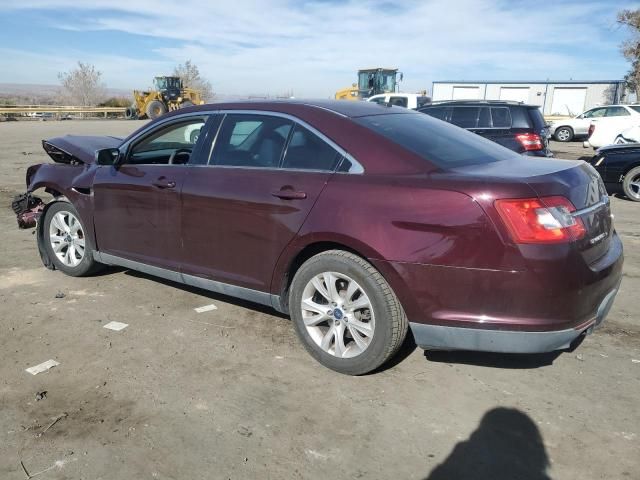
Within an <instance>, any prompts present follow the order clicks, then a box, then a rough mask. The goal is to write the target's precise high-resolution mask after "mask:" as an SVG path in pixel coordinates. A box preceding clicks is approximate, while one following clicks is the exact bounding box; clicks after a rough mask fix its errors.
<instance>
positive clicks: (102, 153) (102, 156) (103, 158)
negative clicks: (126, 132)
mask: <svg viewBox="0 0 640 480" xmlns="http://www.w3.org/2000/svg"><path fill="white" fill-rule="evenodd" d="M119 162H120V150H118V149H117V148H103V149H102V150H98V151H97V152H96V163H97V164H98V165H117V164H118V163H119Z"/></svg>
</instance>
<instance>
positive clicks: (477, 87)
mask: <svg viewBox="0 0 640 480" xmlns="http://www.w3.org/2000/svg"><path fill="white" fill-rule="evenodd" d="M432 91H433V101H434V102H435V101H441V100H468V99H481V100H482V99H484V100H516V101H522V102H525V103H528V104H531V105H538V106H539V107H540V108H541V109H542V110H543V114H544V115H577V114H579V113H582V112H583V111H584V110H587V109H589V108H592V107H595V106H597V105H607V104H610V103H615V102H620V101H621V97H623V96H624V94H625V91H624V87H623V85H622V84H621V82H617V81H608V82H584V83H578V82H566V83H565V82H549V83H544V82H537V83H531V82H522V83H511V82H486V83H485V82H434V83H433V88H432ZM545 99H546V100H545Z"/></svg>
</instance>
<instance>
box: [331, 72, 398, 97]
mask: <svg viewBox="0 0 640 480" xmlns="http://www.w3.org/2000/svg"><path fill="white" fill-rule="evenodd" d="M398 76H399V77H398ZM402 78H403V75H402V73H401V72H398V69H397V68H365V69H363V70H358V83H354V84H353V85H352V86H351V87H350V88H349V87H348V88H343V89H342V90H338V91H337V92H336V94H335V98H336V99H337V100H363V99H365V98H369V97H372V96H373V95H378V94H380V93H392V92H395V91H396V89H397V87H398V82H401V81H402Z"/></svg>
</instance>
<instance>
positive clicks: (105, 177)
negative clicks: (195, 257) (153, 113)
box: [93, 116, 207, 270]
mask: <svg viewBox="0 0 640 480" xmlns="http://www.w3.org/2000/svg"><path fill="white" fill-rule="evenodd" d="M206 120H207V117H206V116H190V117H188V118H182V119H177V120H175V121H171V122H169V123H163V124H162V125H160V126H157V127H156V128H153V129H152V130H150V131H148V132H145V133H143V134H141V135H140V137H138V138H136V139H134V140H133V142H131V143H130V144H129V145H128V146H126V147H125V148H126V151H125V152H123V154H124V159H123V161H122V162H121V163H120V164H119V165H116V166H101V167H99V168H98V171H97V172H96V176H95V178H94V182H93V186H94V205H95V210H94V212H95V213H94V222H95V232H96V239H97V244H98V245H97V246H98V249H99V250H100V251H101V252H103V253H108V254H112V255H116V256H118V257H123V258H127V259H130V260H134V261H138V262H141V263H145V264H149V265H154V266H160V267H164V268H170V269H173V270H178V269H179V261H180V250H181V248H182V246H181V241H180V215H181V212H180V188H181V186H182V182H183V180H184V177H185V175H186V172H187V169H188V168H189V167H187V166H186V165H185V164H186V162H188V161H197V157H198V156H199V155H200V149H199V146H200V143H199V142H198V141H196V142H195V143H193V142H192V139H193V138H194V137H195V136H194V135H193V132H194V131H197V130H199V129H202V128H203V127H204V125H205V122H206ZM200 138H202V136H200Z"/></svg>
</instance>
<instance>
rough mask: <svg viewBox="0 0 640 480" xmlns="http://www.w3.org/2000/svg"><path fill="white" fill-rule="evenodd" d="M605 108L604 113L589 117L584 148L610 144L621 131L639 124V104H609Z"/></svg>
mask: <svg viewBox="0 0 640 480" xmlns="http://www.w3.org/2000/svg"><path fill="white" fill-rule="evenodd" d="M606 110H607V111H606V114H605V115H602V116H598V117H591V125H589V138H587V140H585V141H584V142H583V144H582V145H583V146H584V147H585V148H589V147H592V148H594V149H597V148H600V147H604V146H605V145H612V144H613V142H614V141H615V139H616V137H617V136H618V135H620V133H621V132H623V131H624V130H627V129H629V128H631V127H635V126H638V125H640V105H609V106H608V107H607V108H606Z"/></svg>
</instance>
